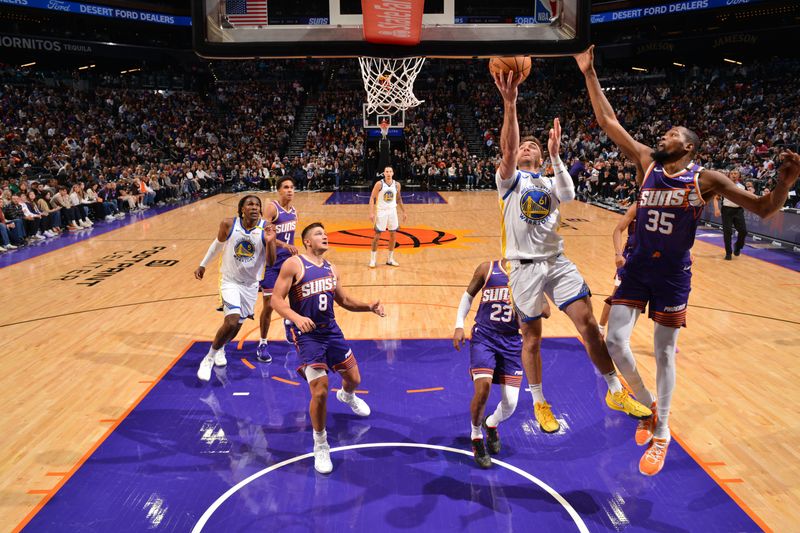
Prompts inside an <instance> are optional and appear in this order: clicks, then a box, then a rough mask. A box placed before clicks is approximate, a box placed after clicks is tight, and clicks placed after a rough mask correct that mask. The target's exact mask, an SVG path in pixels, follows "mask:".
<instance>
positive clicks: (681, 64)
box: [672, 61, 686, 67]
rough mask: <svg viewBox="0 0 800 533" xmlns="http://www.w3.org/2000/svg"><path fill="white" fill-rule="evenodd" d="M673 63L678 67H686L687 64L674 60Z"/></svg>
mask: <svg viewBox="0 0 800 533" xmlns="http://www.w3.org/2000/svg"><path fill="white" fill-rule="evenodd" d="M672 64H673V65H675V66H676V67H685V66H686V65H684V64H683V63H676V62H674V61H673V62H672Z"/></svg>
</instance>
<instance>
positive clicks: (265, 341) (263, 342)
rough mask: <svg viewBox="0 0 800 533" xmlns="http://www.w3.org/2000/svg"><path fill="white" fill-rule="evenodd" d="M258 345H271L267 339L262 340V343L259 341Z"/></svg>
mask: <svg viewBox="0 0 800 533" xmlns="http://www.w3.org/2000/svg"><path fill="white" fill-rule="evenodd" d="M258 344H259V345H260V344H269V342H268V341H267V339H261V340H260V341H258Z"/></svg>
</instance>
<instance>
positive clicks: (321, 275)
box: [289, 255, 336, 326]
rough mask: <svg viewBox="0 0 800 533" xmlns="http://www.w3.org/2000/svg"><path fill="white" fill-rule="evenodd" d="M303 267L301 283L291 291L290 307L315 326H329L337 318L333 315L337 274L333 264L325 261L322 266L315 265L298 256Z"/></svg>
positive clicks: (295, 284)
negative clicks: (311, 321)
mask: <svg viewBox="0 0 800 533" xmlns="http://www.w3.org/2000/svg"><path fill="white" fill-rule="evenodd" d="M297 257H298V258H299V259H300V262H301V264H302V265H303V273H302V275H301V276H300V280H299V281H295V282H294V283H292V288H291V289H289V306H290V307H291V308H292V310H293V311H294V312H295V313H297V314H299V315H301V316H304V317H308V318H310V319H311V320H313V321H314V323H315V324H317V325H318V326H319V325H322V324H329V323H331V322H333V321H334V319H335V318H336V317H335V316H334V315H333V296H334V294H335V292H336V273H335V272H334V271H333V267H331V264H330V263H329V262H328V261H327V260H325V259H323V260H322V265H315V264H314V263H312V262H311V261H309V260H308V259H306V258H305V257H304V256H302V255H298V256H297Z"/></svg>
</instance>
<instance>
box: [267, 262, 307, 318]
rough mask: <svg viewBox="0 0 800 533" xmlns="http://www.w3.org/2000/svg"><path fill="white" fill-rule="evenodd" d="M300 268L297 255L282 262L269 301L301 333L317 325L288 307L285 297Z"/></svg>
mask: <svg viewBox="0 0 800 533" xmlns="http://www.w3.org/2000/svg"><path fill="white" fill-rule="evenodd" d="M301 270H302V266H301V265H300V259H298V258H297V257H290V258H289V259H287V260H286V261H285V262H284V263H283V266H281V271H280V273H279V274H278V279H277V280H275V288H273V289H272V298H271V299H270V303H271V304H272V308H273V309H274V310H275V312H276V313H278V314H279V315H281V316H282V317H283V318H285V319H286V320H291V321H292V322H293V323H294V325H295V326H297V329H299V330H300V331H302V332H303V333H308V332H309V331H311V330H313V329H314V328H315V327H317V326H316V324H314V321H313V320H311V319H310V318H308V317H305V316H302V315H300V314H298V313H296V312H294V311H293V310H292V308H291V307H289V302H288V301H287V300H286V297H287V296H288V295H289V289H290V288H291V286H292V281H293V280H294V279H295V277H296V276H297V275H299V274H300V272H301Z"/></svg>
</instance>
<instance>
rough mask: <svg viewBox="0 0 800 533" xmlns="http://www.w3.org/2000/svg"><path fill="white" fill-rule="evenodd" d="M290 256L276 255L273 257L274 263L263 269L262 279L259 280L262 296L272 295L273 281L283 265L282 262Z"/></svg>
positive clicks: (276, 279) (276, 278)
mask: <svg viewBox="0 0 800 533" xmlns="http://www.w3.org/2000/svg"><path fill="white" fill-rule="evenodd" d="M290 257H292V256H291V255H287V256H278V257H277V258H276V259H275V264H274V265H272V266H268V267H267V269H266V270H265V271H264V279H262V280H261V281H260V282H259V287H261V293H262V294H263V295H264V296H272V290H273V289H274V288H275V282H276V281H278V274H280V273H281V267H282V266H283V263H284V262H285V261H286V260H287V259H289V258H290Z"/></svg>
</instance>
